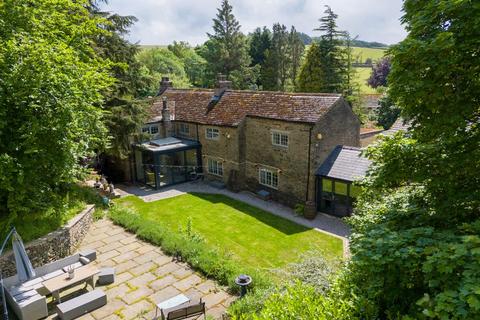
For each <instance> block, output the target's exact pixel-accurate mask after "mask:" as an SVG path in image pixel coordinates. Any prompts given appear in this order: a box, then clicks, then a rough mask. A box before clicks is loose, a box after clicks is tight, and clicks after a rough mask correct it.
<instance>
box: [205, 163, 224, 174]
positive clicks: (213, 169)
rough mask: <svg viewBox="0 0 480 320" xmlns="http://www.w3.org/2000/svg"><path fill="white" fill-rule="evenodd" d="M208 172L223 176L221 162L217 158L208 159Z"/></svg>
mask: <svg viewBox="0 0 480 320" xmlns="http://www.w3.org/2000/svg"><path fill="white" fill-rule="evenodd" d="M208 173H210V174H214V175H216V176H223V163H221V162H220V161H217V160H213V159H208Z"/></svg>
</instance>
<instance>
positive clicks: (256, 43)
mask: <svg viewBox="0 0 480 320" xmlns="http://www.w3.org/2000/svg"><path fill="white" fill-rule="evenodd" d="M271 44H272V32H271V31H270V29H268V28H267V27H263V29H260V28H256V29H255V31H254V32H253V33H252V35H251V39H250V49H249V54H250V57H251V59H252V62H251V66H254V65H257V64H259V65H262V64H263V63H264V62H265V58H266V57H265V52H266V51H267V50H269V49H270V47H271Z"/></svg>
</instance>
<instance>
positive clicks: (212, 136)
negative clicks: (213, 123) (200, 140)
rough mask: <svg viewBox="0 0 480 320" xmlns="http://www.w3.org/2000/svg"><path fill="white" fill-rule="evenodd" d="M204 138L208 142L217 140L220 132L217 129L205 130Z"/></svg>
mask: <svg viewBox="0 0 480 320" xmlns="http://www.w3.org/2000/svg"><path fill="white" fill-rule="evenodd" d="M205 137H206V138H207V139H209V140H218V138H219V137H220V131H219V130H218V129H217V128H206V129H205Z"/></svg>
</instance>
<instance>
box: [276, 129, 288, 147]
mask: <svg viewBox="0 0 480 320" xmlns="http://www.w3.org/2000/svg"><path fill="white" fill-rule="evenodd" d="M272 144H273V145H274V146H279V147H288V134H287V133H285V132H279V131H273V132H272Z"/></svg>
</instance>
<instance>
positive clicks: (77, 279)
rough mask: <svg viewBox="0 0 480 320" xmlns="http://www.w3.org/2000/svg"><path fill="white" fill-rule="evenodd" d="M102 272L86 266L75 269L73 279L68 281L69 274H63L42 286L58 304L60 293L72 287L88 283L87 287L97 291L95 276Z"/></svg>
mask: <svg viewBox="0 0 480 320" xmlns="http://www.w3.org/2000/svg"><path fill="white" fill-rule="evenodd" d="M99 272H100V270H99V269H98V268H95V267H94V266H91V265H85V266H82V267H79V268H77V269H75V273H74V277H73V279H68V273H64V274H61V275H59V276H56V277H54V278H52V279H49V280H46V281H44V282H43V283H42V284H43V286H44V287H45V289H47V290H48V292H50V293H51V294H52V297H53V298H54V299H55V300H56V301H57V302H58V303H60V302H62V301H61V300H60V291H61V290H62V289H65V288H67V287H71V286H72V285H76V284H80V283H82V282H86V283H87V285H88V284H90V285H91V287H92V288H93V289H95V282H94V281H93V280H94V279H93V278H94V276H95V275H96V274H98V273H99Z"/></svg>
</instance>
